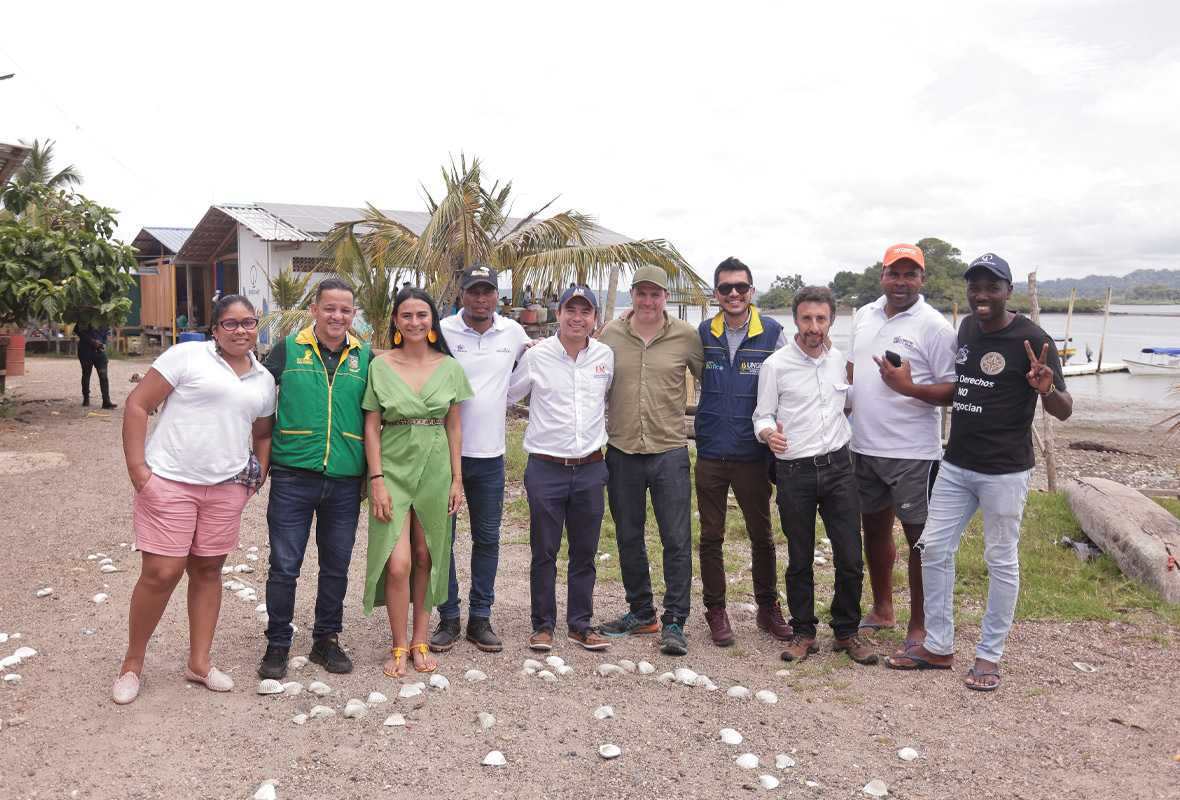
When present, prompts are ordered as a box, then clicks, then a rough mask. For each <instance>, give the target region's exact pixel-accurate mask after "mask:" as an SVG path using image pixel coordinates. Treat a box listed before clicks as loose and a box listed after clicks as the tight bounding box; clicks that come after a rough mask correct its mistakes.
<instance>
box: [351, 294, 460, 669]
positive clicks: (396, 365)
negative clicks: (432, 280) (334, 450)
mask: <svg viewBox="0 0 1180 800" xmlns="http://www.w3.org/2000/svg"><path fill="white" fill-rule="evenodd" d="M390 327H391V328H392V329H393V330H394V335H393V349H391V350H389V351H387V352H385V353H383V354H382V355H380V356H378V357H377V358H375V359H373V363H372V364H371V365H370V367H369V387H368V389H367V390H366V392H365V398H364V400H363V402H362V403H361V406H362V407H363V408H364V409H365V456H366V458H367V460H368V464H369V481H370V492H369V508H370V513H371V516H370V518H369V555H368V565H367V567H366V570H365V615H366V616H368V615H369V614H371V613H372V612H373V606H376V605H382V604H384V605H385V606H386V607H387V610H388V612H389V627H390V628H391V629H392V632H393V647H392V648H390V650H389V652H390V658H389V660H388V661H387V662H386V663H385V674H386V675H388V676H390V677H391V678H400V677H402V676H403V675H405V674H406V668H407V660H410V659H412V661H413V664H414V669H416V670H418V671H419V672H430V671H431V670H433V669H434V668H435V666H436V662H435V659H434V656H433V655H432V654H431V653H430V651H429V650H428V649H427V647H426V637H427V633H428V630H427V626H428V625H429V623H430V610H431V609H432V608H433V607H434V606H436V605H438V604H440V603H442V602H444V601H445V600H446V599H447V580H448V574H449V570H450V555H451V525H450V522H449V520H448V517H449V516H450V515H451V514H454V513H455V511H456V510H457V509H458V508H459V501H460V500H461V498H462V493H463V482H462V475H461V474H460V447H461V444H462V431H461V427H460V424H459V403H461V402H462V401H463V400H466V399H467V398H469V397H471V396H472V392H471V386H470V385H469V384H468V382H467V376H466V374H465V373H464V372H463V368H462V367H461V366H459V362H458V361H456V360H455V359H454V358H452V357H451V355H450V350H449V349H448V348H447V344H446V340H445V339H443V335H442V331H441V329H440V328H439V324H438V310H437V309H436V308H435V306H434V303H433V302H432V301H431V299H430V296H429V295H427V294H426V293H425V292H423V291H422V290H420V289H417V288H413V287H410V288H406V289H403V290H402V291H400V292H399V293H398V295H397V297H396V298H395V300H394V307H393V318H392V320H391V325H390ZM411 601H413V603H414V628H413V639H412V640H408V639H407V636H406V615H407V612H408V610H409V606H410V602H411Z"/></svg>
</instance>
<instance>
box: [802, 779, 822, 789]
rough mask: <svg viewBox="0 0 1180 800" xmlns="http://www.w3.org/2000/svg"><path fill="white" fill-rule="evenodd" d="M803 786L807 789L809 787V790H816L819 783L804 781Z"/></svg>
mask: <svg viewBox="0 0 1180 800" xmlns="http://www.w3.org/2000/svg"><path fill="white" fill-rule="evenodd" d="M803 785H804V786H807V787H809V788H812V789H814V788H815V787H817V786H819V784H818V783H816V782H815V781H804V782H803Z"/></svg>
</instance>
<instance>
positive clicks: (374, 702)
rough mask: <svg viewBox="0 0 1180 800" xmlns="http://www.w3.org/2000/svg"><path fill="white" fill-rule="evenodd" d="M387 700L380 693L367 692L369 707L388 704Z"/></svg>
mask: <svg viewBox="0 0 1180 800" xmlns="http://www.w3.org/2000/svg"><path fill="white" fill-rule="evenodd" d="M388 702H389V698H388V697H386V696H385V695H383V694H381V692H369V705H371V706H379V705H381V704H382V703H388Z"/></svg>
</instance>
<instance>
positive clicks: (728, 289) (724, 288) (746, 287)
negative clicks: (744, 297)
mask: <svg viewBox="0 0 1180 800" xmlns="http://www.w3.org/2000/svg"><path fill="white" fill-rule="evenodd" d="M734 289H737V293H738V294H745V293H746V292H748V291H750V284H748V283H719V284H717V291H718V293H719V294H720V295H721V296H722V297H725V296H726V295H728V294H730V293H732V292H733V290H734Z"/></svg>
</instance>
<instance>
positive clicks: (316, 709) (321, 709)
mask: <svg viewBox="0 0 1180 800" xmlns="http://www.w3.org/2000/svg"><path fill="white" fill-rule="evenodd" d="M307 716H308V717H310V718H311V719H319V718H320V717H334V716H336V709H334V708H330V707H328V706H313V707H312V709H311V711H309V712H308V714H307Z"/></svg>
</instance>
